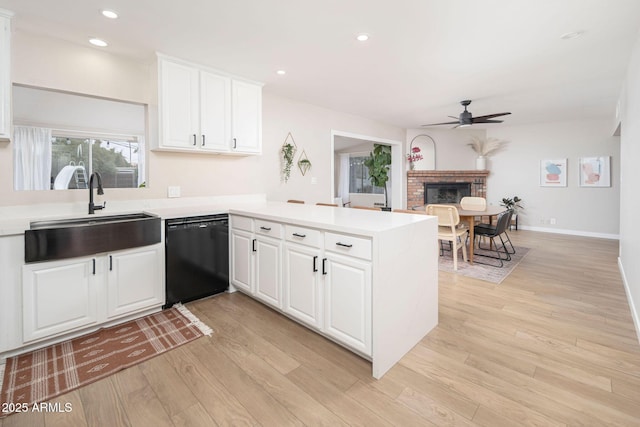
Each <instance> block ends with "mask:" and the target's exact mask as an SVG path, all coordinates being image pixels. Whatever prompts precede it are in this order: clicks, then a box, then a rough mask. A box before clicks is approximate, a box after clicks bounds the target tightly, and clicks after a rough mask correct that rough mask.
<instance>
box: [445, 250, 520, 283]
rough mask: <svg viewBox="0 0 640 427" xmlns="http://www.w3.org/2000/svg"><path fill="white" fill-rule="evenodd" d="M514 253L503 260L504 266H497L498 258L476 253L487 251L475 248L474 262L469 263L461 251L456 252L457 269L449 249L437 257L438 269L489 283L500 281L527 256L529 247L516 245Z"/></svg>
mask: <svg viewBox="0 0 640 427" xmlns="http://www.w3.org/2000/svg"><path fill="white" fill-rule="evenodd" d="M515 249H516V253H515V254H512V255H511V261H504V266H502V267H497V265H499V264H500V262H499V261H498V260H495V259H491V258H486V257H480V256H478V255H477V254H478V253H485V252H487V251H483V250H479V249H476V252H475V254H476V255H474V258H473V260H474V263H473V264H469V263H468V262H464V261H463V260H462V251H459V252H458V270H457V271H455V270H454V269H453V258H452V256H451V251H447V250H445V251H444V255H443V256H441V257H438V270H440V271H447V272H449V273H455V274H459V275H462V276H467V277H473V278H475V279H480V280H484V281H487V282H491V283H498V284H499V283H502V281H503V280H504V279H505V278H506V277H507V276H508V275H509V274H510V273H511V272H512V271H513V270H514V269H515V268H516V266H517V265H518V264H520V261H522V259H523V258H524V257H525V256H527V254H528V253H529V248H523V247H519V246H516V247H515ZM475 261H480V262H486V263H492V265H484V264H480V263H479V262H475Z"/></svg>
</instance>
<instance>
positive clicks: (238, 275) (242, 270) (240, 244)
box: [229, 229, 254, 294]
mask: <svg viewBox="0 0 640 427" xmlns="http://www.w3.org/2000/svg"><path fill="white" fill-rule="evenodd" d="M230 245H231V250H230V253H231V260H230V263H231V266H230V267H231V268H230V269H229V270H230V272H229V273H230V274H229V276H230V277H229V281H230V282H231V284H232V285H234V286H235V287H237V288H239V289H242V290H243V291H245V292H247V293H250V294H253V286H252V284H253V281H252V279H251V271H252V255H251V254H252V252H253V248H254V243H253V234H251V233H249V232H246V231H242V230H235V229H231V232H230Z"/></svg>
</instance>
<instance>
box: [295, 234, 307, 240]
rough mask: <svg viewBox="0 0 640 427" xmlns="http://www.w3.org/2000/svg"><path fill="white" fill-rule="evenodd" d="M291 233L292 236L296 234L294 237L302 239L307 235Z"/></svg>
mask: <svg viewBox="0 0 640 427" xmlns="http://www.w3.org/2000/svg"><path fill="white" fill-rule="evenodd" d="M293 235H294V236H296V237H301V238H303V239H304V238H305V237H307V235H306V234H299V233H293Z"/></svg>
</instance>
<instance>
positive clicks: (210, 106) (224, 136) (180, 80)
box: [156, 56, 262, 154]
mask: <svg viewBox="0 0 640 427" xmlns="http://www.w3.org/2000/svg"><path fill="white" fill-rule="evenodd" d="M158 68H159V113H160V115H159V117H160V138H159V141H158V146H157V147H156V148H157V149H160V150H173V151H188V152H201V153H206V152H208V153H220V154H224V153H228V154H260V153H261V150H262V85H261V84H258V83H252V82H248V81H242V80H237V79H234V78H233V77H231V76H227V75H225V74H223V73H218V72H215V71H214V70H209V69H206V68H204V67H201V66H198V65H195V64H190V63H186V62H184V61H180V60H177V59H173V58H167V57H164V56H160V57H159V59H158Z"/></svg>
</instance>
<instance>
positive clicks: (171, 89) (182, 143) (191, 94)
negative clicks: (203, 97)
mask: <svg viewBox="0 0 640 427" xmlns="http://www.w3.org/2000/svg"><path fill="white" fill-rule="evenodd" d="M160 70H161V75H160V79H161V82H160V86H161V88H162V89H161V91H160V123H161V126H162V128H161V129H162V135H160V145H161V146H163V147H169V148H181V149H192V150H195V149H197V147H198V146H197V144H198V141H197V140H198V135H199V133H200V131H199V129H198V127H199V121H200V117H199V114H200V109H199V106H198V92H199V85H198V70H197V69H195V68H192V67H188V66H186V65H182V64H177V63H174V62H171V61H166V60H160Z"/></svg>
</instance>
